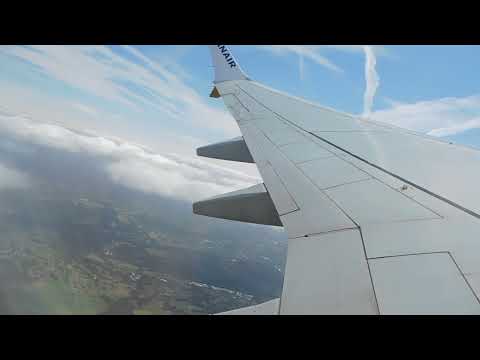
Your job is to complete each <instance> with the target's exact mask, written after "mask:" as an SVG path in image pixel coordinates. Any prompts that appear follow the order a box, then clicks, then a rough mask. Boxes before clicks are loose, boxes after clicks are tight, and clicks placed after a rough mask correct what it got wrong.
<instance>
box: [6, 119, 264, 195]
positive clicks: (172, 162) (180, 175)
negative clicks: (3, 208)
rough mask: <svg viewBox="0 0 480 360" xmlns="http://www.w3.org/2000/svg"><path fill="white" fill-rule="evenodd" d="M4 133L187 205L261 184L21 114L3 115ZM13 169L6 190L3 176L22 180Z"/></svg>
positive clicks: (227, 171) (198, 162) (237, 174)
mask: <svg viewBox="0 0 480 360" xmlns="http://www.w3.org/2000/svg"><path fill="white" fill-rule="evenodd" d="M0 131H1V132H3V133H4V135H8V136H10V137H13V138H16V139H19V140H22V141H27V142H30V143H32V144H36V145H41V146H48V147H51V148H55V149H58V150H61V151H69V152H78V153H83V154H86V155H90V156H92V157H94V158H99V159H102V160H107V161H106V162H105V163H106V165H105V171H106V173H107V174H108V175H109V177H110V178H111V180H112V181H113V182H115V183H117V184H120V185H123V186H126V187H129V188H131V189H134V190H139V191H143V192H146V193H152V194H159V195H163V196H168V197H174V198H176V199H181V200H185V201H193V200H198V199H202V198H204V197H209V196H213V195H217V194H221V193H224V192H228V191H233V190H238V189H240V188H243V187H247V186H250V185H253V184H255V183H258V182H260V180H259V179H258V178H255V177H251V176H248V175H245V174H243V173H241V172H238V171H234V170H230V169H228V168H224V167H221V166H217V165H214V164H211V163H208V162H205V161H203V160H200V159H195V158H188V157H182V156H179V155H175V154H164V155H160V154H156V153H153V152H150V151H149V150H148V149H145V148H144V147H142V146H139V145H136V144H132V143H129V142H124V141H121V140H118V139H115V140H113V139H109V138H106V137H103V136H96V135H93V134H84V133H78V132H76V131H74V130H70V129H67V128H65V127H62V126H60V125H57V124H48V123H40V122H35V121H32V120H29V119H27V118H24V117H22V116H18V115H10V116H9V115H0ZM7 170H8V169H2V167H0V186H1V184H2V173H5V179H10V180H11V181H10V183H13V182H15V181H13V180H15V179H16V180H19V177H18V174H17V178H14V173H12V172H10V173H9V172H8V171H7ZM6 181H7V180H5V183H7V182H6Z"/></svg>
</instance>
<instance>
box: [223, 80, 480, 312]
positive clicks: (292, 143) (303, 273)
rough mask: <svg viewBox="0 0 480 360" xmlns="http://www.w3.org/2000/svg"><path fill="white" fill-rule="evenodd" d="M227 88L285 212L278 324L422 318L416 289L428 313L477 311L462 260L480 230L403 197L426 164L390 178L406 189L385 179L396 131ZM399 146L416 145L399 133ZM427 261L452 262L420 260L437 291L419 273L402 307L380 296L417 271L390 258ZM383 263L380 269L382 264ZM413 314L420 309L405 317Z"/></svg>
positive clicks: (421, 200) (469, 271) (240, 87)
mask: <svg viewBox="0 0 480 360" xmlns="http://www.w3.org/2000/svg"><path fill="white" fill-rule="evenodd" d="M228 86H229V89H228V96H224V98H225V102H226V103H227V105H229V109H230V110H231V111H232V114H233V115H234V117H235V118H236V119H237V122H238V124H239V126H240V129H241V131H242V133H243V135H244V139H245V142H246V144H247V145H248V148H249V150H250V152H251V154H252V156H253V158H254V159H255V161H256V163H257V166H258V168H259V171H260V173H261V175H262V177H263V179H264V181H265V186H266V187H267V189H268V190H269V192H270V193H271V195H272V200H273V202H274V204H275V206H276V207H277V209H283V210H281V211H280V212H279V214H280V215H281V221H282V223H283V225H284V227H285V228H286V231H287V233H288V235H289V251H288V257H287V268H286V273H285V280H284V292H283V294H282V298H281V305H280V312H281V313H303V312H308V313H375V312H378V311H380V312H385V313H392V312H393V313H408V312H411V313H417V312H418V313H424V312H425V308H424V307H422V305H424V304H425V303H426V302H428V301H430V300H432V299H427V298H425V295H424V294H423V293H422V292H420V291H417V290H416V289H418V288H420V287H423V288H428V287H429V286H431V287H432V292H433V293H435V294H436V298H437V303H438V307H436V308H435V307H433V309H437V310H438V311H439V312H447V313H448V312H449V311H450V312H451V313H459V310H458V309H459V307H461V306H464V308H465V309H467V310H466V311H467V312H468V313H476V312H477V311H478V309H479V302H478V294H479V287H480V276H479V274H480V265H477V264H479V262H478V261H477V262H475V261H473V260H472V259H474V258H476V257H475V256H474V255H472V252H469V250H475V249H478V245H477V242H476V237H475V236H474V234H475V233H479V232H480V226H479V222H478V219H477V218H476V217H474V216H472V215H471V214H469V213H468V212H465V211H464V209H462V207H461V206H453V205H452V204H451V203H450V202H448V201H444V199H442V197H439V196H435V194H432V192H429V191H426V190H425V189H424V188H423V187H422V186H415V184H414V185H413V186H412V183H413V182H412V181H409V180H408V179H410V178H411V177H410V172H414V167H415V166H414V165H412V164H414V163H415V162H416V163H417V164H418V162H420V163H421V162H422V161H427V162H428V156H426V157H425V158H422V159H418V158H415V162H414V161H412V159H411V158H410V163H411V164H407V163H406V160H404V161H405V162H404V163H403V168H401V167H399V168H398V169H400V168H401V169H406V172H405V174H404V173H402V172H398V174H402V175H405V178H404V177H402V176H400V175H397V174H394V173H391V172H390V171H388V170H386V169H384V168H383V166H386V165H388V164H390V163H389V160H388V157H389V156H393V153H394V152H395V150H397V151H398V152H399V153H401V152H402V150H404V149H403V148H402V147H401V146H400V145H399V144H400V143H399V140H398V139H397V138H396V136H397V133H399V132H398V131H397V129H395V128H393V127H389V126H383V125H381V124H376V123H373V122H365V121H363V120H358V119H354V118H352V117H351V116H349V115H346V114H339V113H335V112H333V111H331V110H328V109H322V108H318V107H316V106H314V105H308V104H306V103H305V102H302V101H300V100H297V99H294V98H285V97H284V95H281V94H280V95H279V94H276V93H272V92H271V90H265V89H264V88H263V87H261V86H259V85H256V84H255V83H251V82H243V81H242V82H237V83H235V84H229V85H228ZM220 90H221V91H222V90H224V91H225V90H226V89H221V86H220ZM225 93H227V92H226V91H225ZM232 109H233V110H232ZM398 136H410V137H416V139H415V141H420V140H417V139H422V138H421V137H419V136H417V135H414V134H409V133H408V132H405V133H401V132H400V133H399V135H398ZM382 137H383V138H385V139H390V145H391V146H390V147H391V149H390V150H389V151H390V152H384V151H383V147H389V146H388V141H387V140H385V141H383V140H379V139H381V138H382ZM345 139H349V140H345ZM359 139H361V140H359ZM412 141H413V140H412ZM415 141H414V142H415ZM426 141H428V143H430V142H432V143H434V144H440V142H436V141H433V140H429V139H427V140H426ZM379 144H380V145H379ZM407 144H411V142H410V143H409V142H408V141H407ZM443 145H445V144H443ZM355 146H358V147H359V148H358V149H357V148H356V147H355ZM347 148H348V149H350V150H348V149H347ZM398 149H399V150H398ZM362 151H363V152H362ZM424 151H426V150H424ZM358 154H360V155H361V156H360V155H358ZM374 156H376V157H374ZM383 156H386V157H387V158H384V157H383ZM395 156H397V157H399V156H400V157H401V154H396V155H395ZM395 161H396V160H395ZM399 163H400V164H401V161H400V162H399ZM378 164H379V165H378ZM380 165H382V166H380ZM392 166H393V165H392ZM417 166H418V165H417ZM398 169H397V170H398ZM408 169H411V171H410V172H409V171H408ZM419 173H421V171H420V172H419ZM432 176H433V175H432ZM425 179H426V180H425V181H426V183H428V181H433V177H431V178H430V180H428V179H427V178H426V177H425ZM427 180H428V181H427ZM468 186H469V184H467V187H468ZM463 191H464V192H466V190H465V189H464V190H463ZM470 191H471V188H470ZM275 192H278V194H279V195H275V194H274V193H275ZM447 195H448V194H447ZM441 228H443V229H448V230H446V231H441V230H437V229H441ZM459 238H460V239H461V240H460V241H458V239H459ZM459 244H461V245H465V246H464V247H462V246H460V245H459ZM479 250H480V249H479ZM436 253H442V254H447V255H448V256H449V259H450V260H449V261H450V262H449V261H447V260H445V258H444V257H438V256H437V257H428V258H426V257H425V258H424V259H425V261H428V262H429V263H430V265H431V266H430V267H429V268H428V269H430V270H432V269H433V271H434V273H437V274H442V275H441V276H440V279H442V278H444V279H445V288H438V284H439V278H435V277H432V274H430V273H428V271H427V270H425V268H424V267H421V266H420V267H418V269H419V271H423V273H422V275H423V277H421V276H420V277H419V279H420V278H421V279H423V280H422V281H423V282H422V281H420V280H419V281H420V282H419V283H418V284H413V283H412V284H411V285H412V286H411V287H408V284H407V286H406V287H405V289H404V290H405V291H406V292H407V293H408V294H409V295H410V297H405V299H404V300H405V301H404V303H403V304H404V305H402V303H400V305H399V304H398V303H395V302H394V301H393V300H392V299H391V298H389V297H388V296H387V295H385V292H386V291H390V290H389V289H388V287H385V286H384V285H382V284H384V283H388V282H389V281H398V282H399V284H400V283H401V280H402V277H401V276H402V271H403V270H402V269H405V270H406V269H407V268H408V267H409V266H410V265H412V266H413V267H415V266H416V265H415V262H414V261H413V260H410V259H404V260H398V261H397V259H396V258H397V257H404V256H417V255H419V254H436ZM384 257H385V258H386V257H388V258H389V260H379V259H381V258H384ZM452 263H453V264H454V265H455V268H456V269H457V272H455V271H453V270H452V269H453V268H452ZM379 264H380V265H379ZM378 269H381V270H378ZM382 269H383V270H385V269H386V270H385V271H382ZM389 276H390V277H389ZM396 276H397V277H396ZM398 276H400V278H398ZM440 282H441V281H440ZM407 283H408V279H407ZM399 286H400V285H399ZM377 287H378V289H379V291H378V293H377V294H376V296H375V292H376V288H377ZM442 289H443V290H442ZM445 289H447V290H448V291H444V290H445ZM442 291H444V292H442ZM442 294H444V295H442ZM452 296H453V297H452ZM427 300H428V301H427ZM357 301H359V302H357ZM432 301H433V300H432ZM377 302H378V306H377ZM412 302H413V303H414V304H417V305H418V306H417V307H408V306H407V305H406V304H411V303H412ZM460 312H461V311H460Z"/></svg>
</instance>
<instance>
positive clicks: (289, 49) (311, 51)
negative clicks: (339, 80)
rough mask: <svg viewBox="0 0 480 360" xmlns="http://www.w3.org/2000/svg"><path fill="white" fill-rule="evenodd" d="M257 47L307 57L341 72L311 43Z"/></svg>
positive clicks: (280, 53) (277, 53) (275, 52)
mask: <svg viewBox="0 0 480 360" xmlns="http://www.w3.org/2000/svg"><path fill="white" fill-rule="evenodd" d="M258 48H259V49H263V50H267V51H269V52H271V53H272V54H275V55H286V54H292V53H293V54H296V55H298V56H299V57H300V59H301V61H303V59H302V58H306V59H309V60H311V61H313V62H314V63H316V64H318V65H321V66H323V67H326V68H327V69H329V70H333V71H336V72H342V71H343V70H342V69H340V68H339V67H338V66H337V65H335V64H334V63H332V62H331V61H330V60H328V59H327V58H326V57H325V56H323V55H321V54H320V53H319V52H318V49H319V47H318V46H313V45H268V46H258Z"/></svg>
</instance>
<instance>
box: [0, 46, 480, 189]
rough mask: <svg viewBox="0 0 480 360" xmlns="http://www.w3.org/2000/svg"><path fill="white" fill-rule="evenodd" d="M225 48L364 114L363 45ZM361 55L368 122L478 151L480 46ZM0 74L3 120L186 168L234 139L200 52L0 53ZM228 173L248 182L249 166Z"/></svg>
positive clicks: (308, 92)
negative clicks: (111, 143)
mask: <svg viewBox="0 0 480 360" xmlns="http://www.w3.org/2000/svg"><path fill="white" fill-rule="evenodd" d="M231 49H232V51H233V53H234V55H235V56H236V58H237V61H238V62H239V63H240V65H241V66H242V68H243V69H244V70H245V71H246V72H247V73H248V74H249V75H250V77H251V78H253V79H254V80H257V81H259V82H262V83H264V84H266V85H267V86H270V87H273V88H276V89H279V90H282V91H285V92H287V93H291V94H293V95H296V96H299V97H304V98H306V99H308V100H311V101H314V102H317V103H320V104H323V105H326V106H329V107H333V108H336V109H339V110H342V111H346V112H350V113H354V114H362V113H363V111H364V93H365V88H366V71H365V65H366V52H365V47H363V46H357V45H355V46H345V45H342V46H334V45H333V46H306V45H300V46H299V45H285V46H231ZM371 49H372V50H373V54H374V60H375V61H376V67H375V69H374V70H375V71H376V73H377V74H378V78H379V86H378V89H377V91H376V93H375V97H374V102H373V107H372V113H371V115H370V116H371V117H372V118H374V119H376V120H380V121H386V122H390V123H393V124H395V125H398V126H401V127H406V128H409V129H412V130H416V131H420V132H423V133H428V134H430V135H433V136H440V137H446V138H448V139H451V140H454V141H456V142H460V143H463V144H467V145H471V146H477V147H480V91H479V84H480V73H479V72H478V71H477V64H479V63H480V47H479V46H374V47H371ZM0 68H1V69H2V71H1V72H0V99H2V101H1V103H0V110H4V111H6V112H8V113H11V114H17V115H19V116H24V117H28V118H30V119H33V120H36V121H40V122H48V123H54V124H57V125H59V126H64V127H67V128H73V129H79V130H82V131H83V130H85V131H88V132H90V133H94V134H97V135H98V136H104V137H107V138H110V139H112V138H113V139H123V140H124V141H127V142H129V143H134V144H139V145H141V146H143V147H146V148H148V149H151V150H152V151H154V152H157V153H161V154H163V153H174V154H178V155H181V156H186V157H191V158H193V157H194V153H195V148H196V147H198V146H200V145H204V144H208V143H209V142H213V141H221V140H224V139H227V138H229V137H234V136H238V135H239V130H238V128H237V126H236V124H235V122H234V120H233V119H232V118H231V116H230V115H229V114H228V113H227V112H226V110H225V108H224V105H223V103H222V101H221V100H220V99H211V98H209V97H208V95H209V93H210V91H211V89H212V83H211V81H212V78H213V69H212V67H211V61H210V54H209V52H208V49H207V47H206V46H46V47H44V46H34V47H23V46H22V47H17V46H0ZM370 70H372V69H370ZM208 161H209V160H208ZM210 164H213V165H212V166H217V165H218V164H219V163H218V162H216V160H212V162H210ZM218 166H225V164H224V163H222V165H218ZM228 167H229V168H231V169H234V170H238V171H240V172H245V173H246V174H249V175H252V176H256V170H255V169H254V168H252V167H251V166H246V165H243V164H230V163H229V164H228ZM243 180H244V179H243ZM243 180H242V183H243V182H244V181H243Z"/></svg>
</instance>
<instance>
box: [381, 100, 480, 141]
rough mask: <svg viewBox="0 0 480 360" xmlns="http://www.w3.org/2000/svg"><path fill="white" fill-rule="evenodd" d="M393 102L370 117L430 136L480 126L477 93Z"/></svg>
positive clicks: (451, 133) (479, 104) (444, 134)
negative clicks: (427, 99) (407, 102)
mask: <svg viewBox="0 0 480 360" xmlns="http://www.w3.org/2000/svg"><path fill="white" fill-rule="evenodd" d="M392 104H393V106H392V107H391V108H389V109H386V110H379V111H375V112H373V113H372V115H371V118H372V119H373V120H378V121H383V122H387V123H390V124H393V125H396V126H400V127H403V128H407V129H410V130H414V131H418V132H422V133H428V134H429V135H432V136H447V135H454V134H459V133H462V132H464V131H467V130H470V129H474V128H479V127H480V121H479V119H480V95H473V96H468V97H464V98H455V97H449V98H442V99H437V100H429V101H419V102H416V103H411V104H406V103H399V102H393V103H392Z"/></svg>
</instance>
